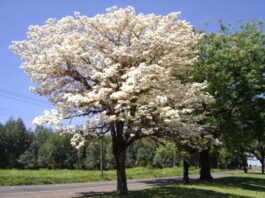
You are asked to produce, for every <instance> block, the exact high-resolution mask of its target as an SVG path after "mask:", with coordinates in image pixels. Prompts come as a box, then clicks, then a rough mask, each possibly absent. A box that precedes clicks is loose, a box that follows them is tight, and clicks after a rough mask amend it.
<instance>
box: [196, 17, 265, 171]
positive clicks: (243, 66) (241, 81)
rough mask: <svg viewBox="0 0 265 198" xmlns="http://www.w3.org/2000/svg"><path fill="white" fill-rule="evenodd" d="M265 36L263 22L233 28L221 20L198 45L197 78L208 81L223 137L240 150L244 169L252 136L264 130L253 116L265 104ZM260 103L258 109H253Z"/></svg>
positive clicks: (235, 148) (257, 114) (214, 116)
mask: <svg viewBox="0 0 265 198" xmlns="http://www.w3.org/2000/svg"><path fill="white" fill-rule="evenodd" d="M264 36H265V34H264V32H263V30H262V24H261V23H246V24H243V25H241V26H240V29H239V30H236V31H231V29H229V28H228V27H226V26H225V25H224V24H223V23H222V22H221V25H220V32H219V33H210V34H205V37H204V39H203V40H202V41H201V42H200V44H199V45H198V49H199V51H200V56H199V61H198V63H197V64H196V67H195V78H196V79H197V80H198V79H199V80H201V81H204V80H207V81H208V83H209V89H208V90H209V92H210V93H211V94H212V95H213V96H214V98H215V100H216V103H215V105H214V107H213V108H212V109H213V118H214V119H215V120H216V123H218V128H219V131H220V132H221V134H220V135H221V136H222V139H223V141H224V142H226V145H232V146H233V147H234V148H233V149H234V150H236V151H237V152H238V155H239V156H240V157H241V165H242V166H243V168H244V170H245V171H247V152H248V147H249V146H250V145H251V144H252V140H253V138H252V136H253V135H254V133H256V132H255V131H256V130H259V131H260V130H261V131H262V129H261V128H260V129H257V122H256V121H255V118H254V117H256V118H258V117H259V115H260V114H261V113H262V112H264V107H265V106H264V97H262V95H263V94H264V88H265V83H264V82H265V79H264V70H265V56H264V55H265V54H264V53H265V48H264V42H265V37H264ZM257 107H260V108H258V109H259V112H258V111H251V109H257ZM251 114H252V117H251V116H250V115H251ZM256 137H257V138H258V139H259V140H261V139H260V138H259V137H258V136H256ZM260 137H261V136H260Z"/></svg>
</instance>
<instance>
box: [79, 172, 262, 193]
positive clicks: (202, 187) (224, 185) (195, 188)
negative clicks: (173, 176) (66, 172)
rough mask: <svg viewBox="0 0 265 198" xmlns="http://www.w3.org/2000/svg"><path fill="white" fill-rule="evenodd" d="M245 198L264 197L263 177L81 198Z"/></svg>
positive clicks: (233, 177) (179, 185)
mask: <svg viewBox="0 0 265 198" xmlns="http://www.w3.org/2000/svg"><path fill="white" fill-rule="evenodd" d="M89 197H90V198H92V197H93V198H123V197H124V198H125V197H126V198H134V197H141V198H148V197H153V198H175V197H180V198H181V197H183V198H184V197H185V198H186V197H191V198H193V197H196V198H213V197H216V198H228V197H229V198H235V197H241V198H247V197H256V198H264V197H265V175H262V174H236V175H234V176H231V177H226V178H220V179H215V180H214V181H213V182H194V183H192V184H188V185H184V184H174V185H162V186H158V187H155V188H152V189H146V190H139V191H132V192H129V194H128V195H126V196H118V195H117V194H115V193H107V194H98V195H91V196H84V197H83V198H89Z"/></svg>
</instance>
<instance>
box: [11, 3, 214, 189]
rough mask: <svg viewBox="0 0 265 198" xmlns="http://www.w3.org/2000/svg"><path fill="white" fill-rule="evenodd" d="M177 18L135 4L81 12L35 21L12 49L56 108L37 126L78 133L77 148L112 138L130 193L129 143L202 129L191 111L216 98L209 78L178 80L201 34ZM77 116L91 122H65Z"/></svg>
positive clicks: (120, 182)
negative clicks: (139, 10) (209, 89)
mask: <svg viewBox="0 0 265 198" xmlns="http://www.w3.org/2000/svg"><path fill="white" fill-rule="evenodd" d="M179 16H180V13H179V12H174V13H170V14H168V15H167V16H157V15H154V14H148V15H145V14H136V13H135V10H134V8H132V7H128V8H125V9H119V8H116V7H112V8H110V9H108V10H107V13H106V14H98V15H96V16H95V17H93V18H89V17H87V16H81V15H80V14H79V13H75V16H74V17H71V16H67V17H64V18H62V19H61V20H55V19H48V20H47V21H46V24H45V25H43V26H37V25H35V26H30V27H29V31H28V34H27V40H24V41H16V42H13V44H12V46H11V48H12V50H13V51H14V52H15V53H16V54H17V55H19V56H21V57H22V60H23V64H22V68H23V69H24V70H25V72H26V73H27V74H28V75H29V76H30V78H31V79H32V81H33V82H34V83H35V85H36V86H35V87H34V88H31V91H33V92H34V93H37V94H39V95H41V96H46V97H48V98H49V100H50V101H51V102H52V104H53V105H54V106H55V109H54V110H51V111H45V112H44V115H43V116H39V117H37V118H35V119H34V123H35V124H38V125H41V124H45V123H46V124H53V125H56V129H57V130H58V131H59V132H68V133H73V139H72V143H73V144H74V145H75V146H76V147H79V146H82V144H83V143H84V141H85V140H86V139H87V138H89V137H91V136H98V135H104V134H106V133H109V134H110V135H111V137H112V145H113V154H114V157H115V161H116V168H117V191H118V192H119V193H126V192H127V191H128V190H127V182H126V173H125V160H126V149H127V148H128V146H129V145H130V144H132V143H133V142H134V141H135V140H138V139H140V138H144V137H148V136H149V137H150V136H151V137H154V138H162V137H164V135H165V134H167V133H173V132H174V133H177V132H179V131H189V130H188V129H191V128H194V127H195V128H196V127H197V125H196V124H191V125H190V124H189V123H190V122H191V120H192V119H190V121H189V122H187V120H188V119H187V116H190V117H191V116H192V112H193V110H194V109H195V108H196V107H197V106H198V105H201V103H202V102H205V103H207V102H208V101H210V100H211V97H210V96H209V95H208V94H207V93H205V92H204V90H205V88H206V83H201V84H200V83H186V84H183V83H182V82H181V81H180V80H179V79H178V78H177V77H176V76H181V75H182V74H184V73H186V72H187V71H189V70H190V68H191V67H192V65H193V63H194V61H196V56H195V54H194V52H193V50H192V47H193V45H194V44H195V43H196V42H197V41H198V39H200V37H201V35H198V34H195V33H194V32H193V29H192V26H191V25H189V23H187V22H185V21H184V20H180V19H179ZM74 117H84V118H86V122H85V123H83V124H77V125H74V126H73V125H65V124H64V123H65V122H63V120H65V119H72V118H74ZM182 118H184V119H182ZM194 119H199V118H194ZM82 120H84V119H82ZM182 128H183V129H184V128H185V129H186V130H181V129H182ZM190 131H193V130H190ZM183 134H184V136H185V133H183ZM187 135H188V136H191V135H192V133H189V134H187Z"/></svg>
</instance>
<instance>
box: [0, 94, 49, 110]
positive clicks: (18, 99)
mask: <svg viewBox="0 0 265 198" xmlns="http://www.w3.org/2000/svg"><path fill="white" fill-rule="evenodd" d="M5 94H6V93H1V92H0V96H2V97H5V98H9V99H12V100H15V101H20V102H24V103H30V104H33V105H37V106H42V107H48V108H51V106H48V105H46V104H44V103H43V104H41V103H38V102H34V101H30V100H27V99H23V98H19V97H18V96H12V95H9V94H6V95H5Z"/></svg>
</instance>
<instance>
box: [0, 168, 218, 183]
mask: <svg viewBox="0 0 265 198" xmlns="http://www.w3.org/2000/svg"><path fill="white" fill-rule="evenodd" d="M213 171H215V172H218V171H220V169H219V170H218V169H215V170H213ZM198 173H199V170H198V169H197V168H191V169H190V174H198ZM181 175H182V168H181V167H173V168H164V169H150V168H142V167H137V168H128V169H127V178H128V179H139V178H153V177H167V176H171V177H172V176H181ZM115 179H116V172H115V171H114V170H110V171H104V176H103V177H101V174H100V171H87V170H47V169H41V170H16V169H7V170H5V169H1V170H0V185H31V184H58V183H78V182H94V181H110V180H115Z"/></svg>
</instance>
